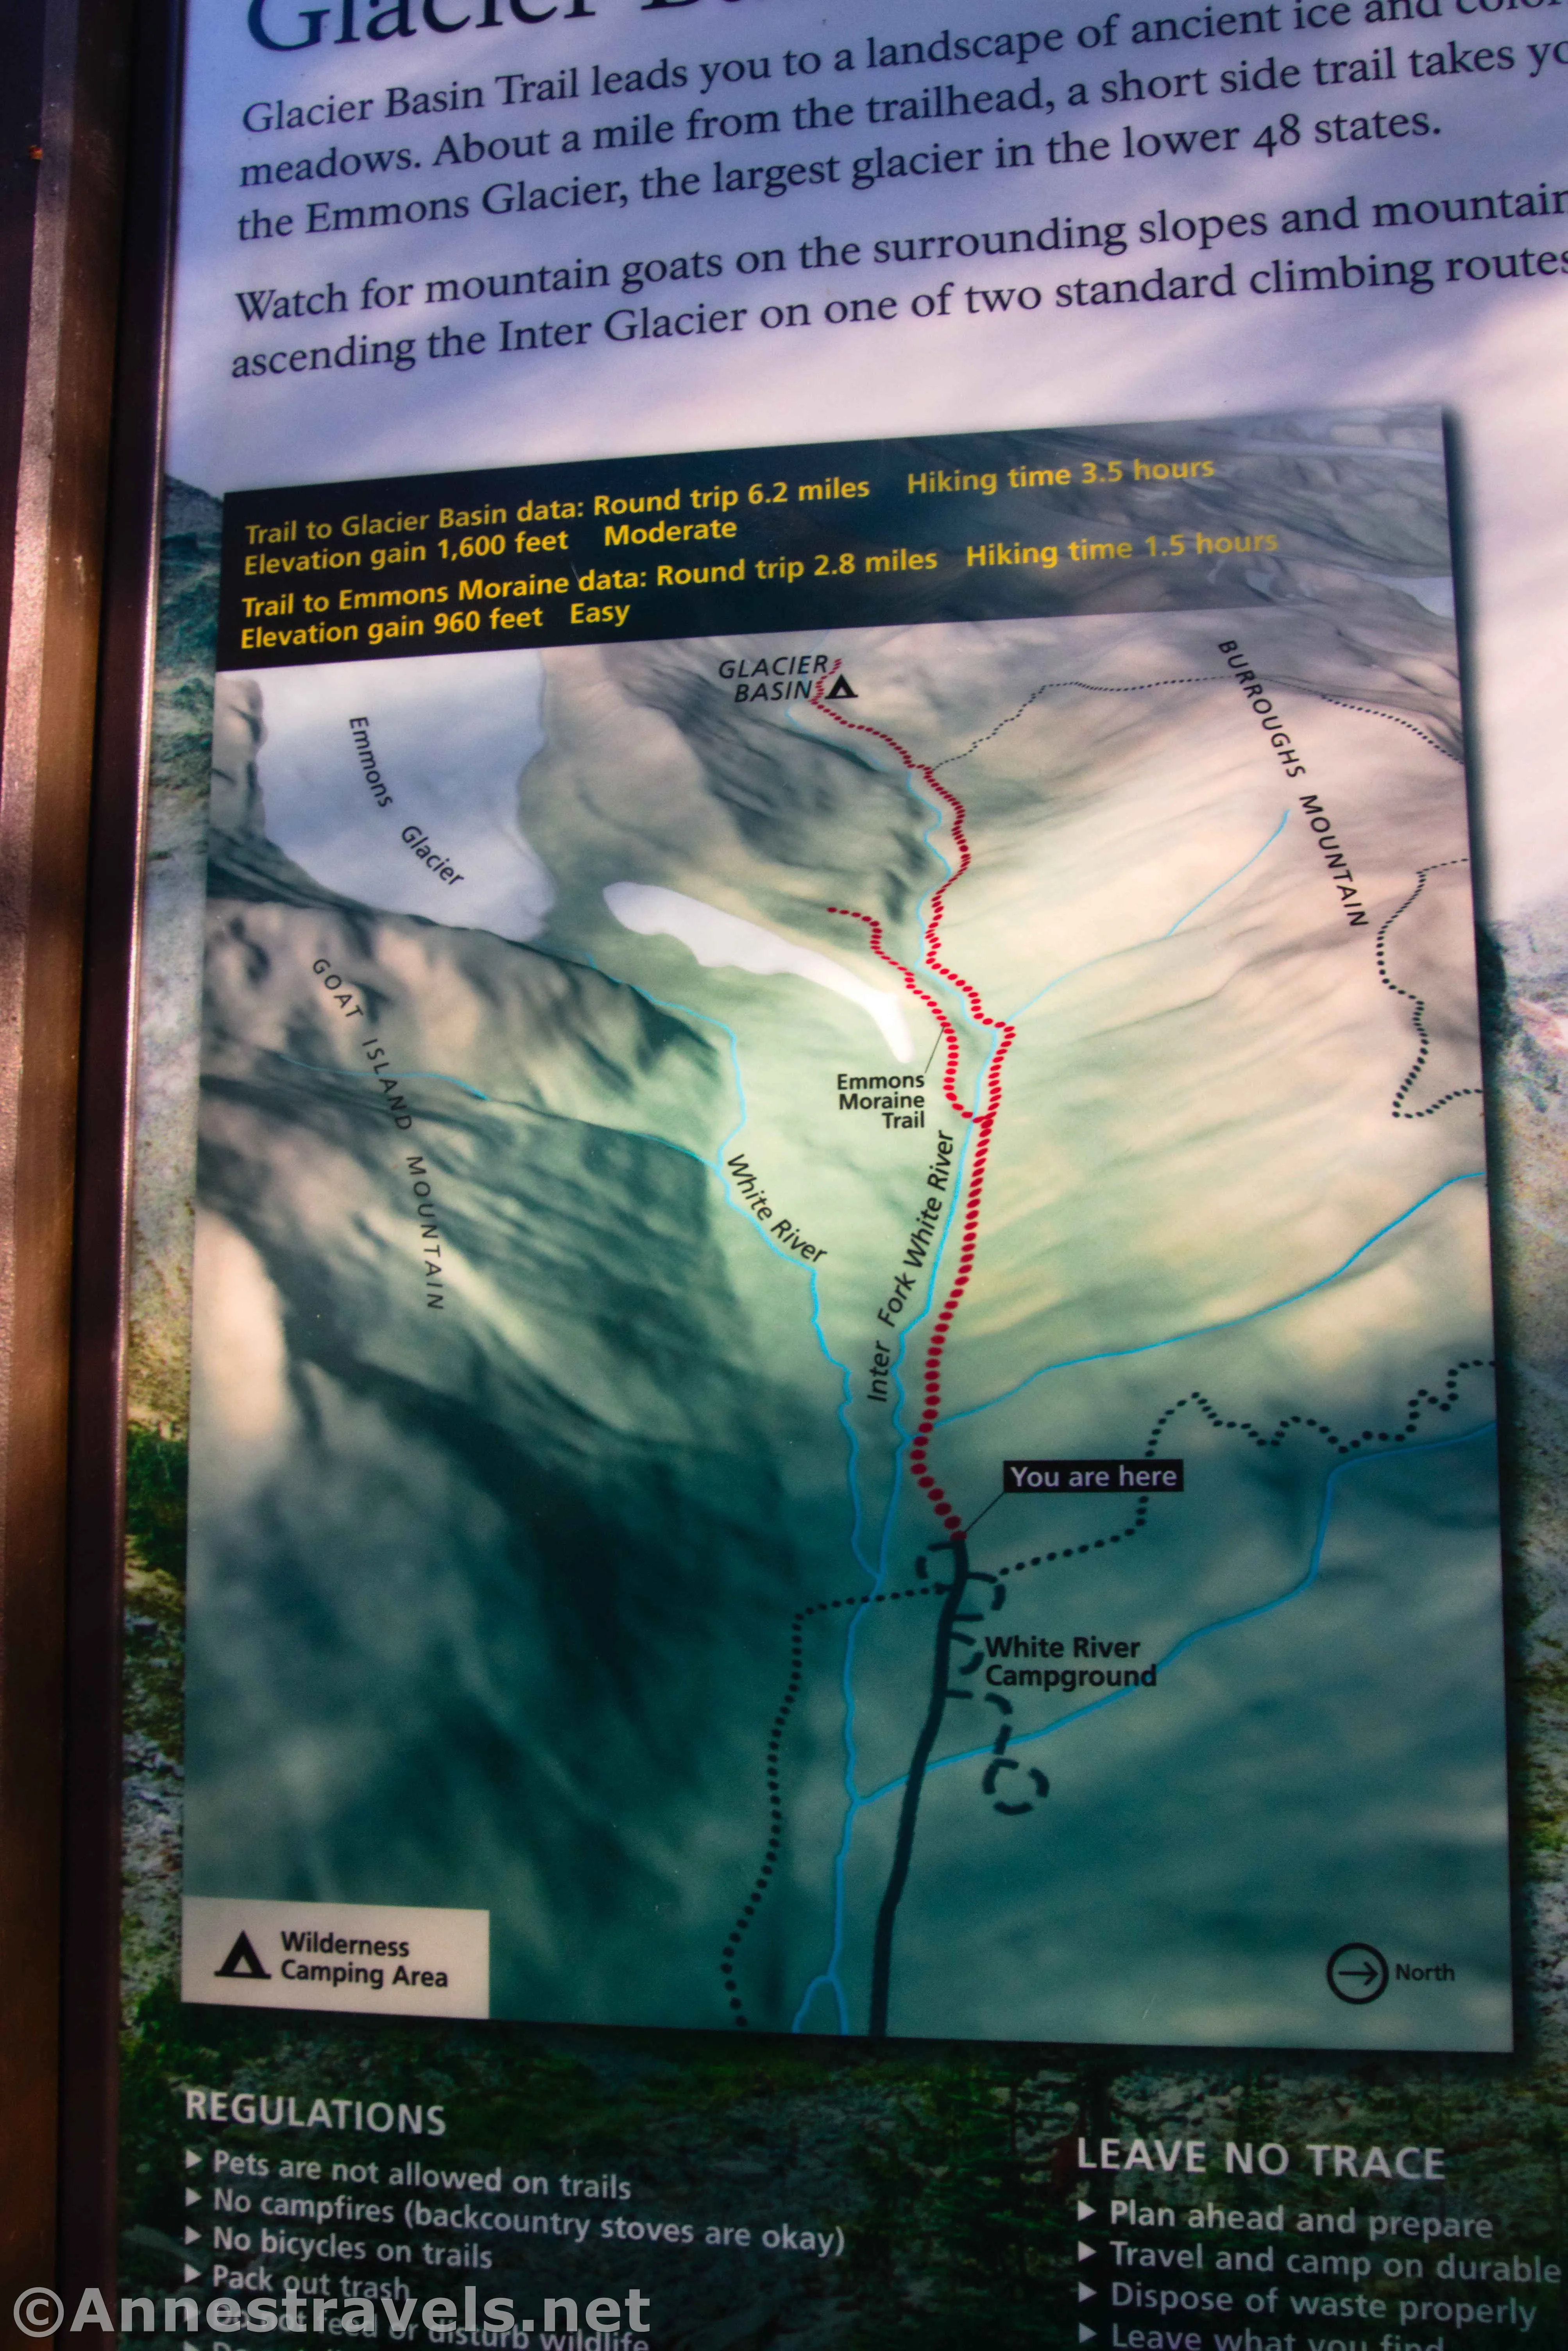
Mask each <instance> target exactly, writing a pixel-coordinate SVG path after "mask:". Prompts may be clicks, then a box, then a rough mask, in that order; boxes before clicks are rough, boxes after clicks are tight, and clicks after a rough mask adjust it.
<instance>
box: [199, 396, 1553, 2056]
mask: <svg viewBox="0 0 1568 2351" xmlns="http://www.w3.org/2000/svg"><path fill="white" fill-rule="evenodd" d="M660 466H663V467H664V470H663V471H660V470H658V468H659V467H660ZM639 469H641V470H639ZM554 472H555V473H556V474H558V475H574V476H580V477H581V480H580V483H578V484H576V485H572V484H568V485H567V486H565V487H563V486H562V485H561V484H560V483H559V482H557V481H553V480H552V481H542V480H540V479H536V477H535V476H533V475H529V474H528V472H526V471H525V470H522V469H519V470H518V471H517V474H516V475H513V476H511V477H509V479H506V480H504V479H503V477H501V476H490V477H486V480H485V481H483V482H476V485H475V487H474V489H473V491H472V493H471V495H469V496H466V497H464V498H462V499H461V500H460V499H459V498H458V496H457V495H456V494H455V493H453V492H450V491H449V490H448V489H446V488H441V487H438V488H431V487H430V486H421V485H419V484H417V483H413V484H411V483H408V482H398V483H392V484H385V485H381V486H371V488H367V486H363V485H360V486H350V487H349V489H348V490H346V491H342V490H339V489H334V490H333V491H332V492H331V493H330V494H329V493H327V492H324V491H311V492H302V493H299V494H298V496H293V498H292V503H290V496H291V494H286V493H268V494H266V498H265V499H264V498H263V494H260V493H257V494H255V496H254V497H253V499H252V500H251V502H250V503H249V504H246V503H245V502H243V501H240V502H236V501H231V502H230V504H231V507H232V508H234V510H235V512H234V515H233V516H232V517H231V521H230V532H231V539H230V545H231V552H232V561H231V563H230V567H229V570H228V572H227V574H226V580H225V596H226V597H227V599H228V601H227V604H226V608H225V609H226V612H227V615H228V618H227V621H226V622H225V628H226V632H227V633H226V636H225V647H226V650H225V653H223V655H222V660H223V664H224V674H222V675H221V676H220V680H219V702H218V712H217V721H216V733H215V744H216V750H215V775H214V811H213V846H212V856H211V867H210V883H209V925H210V927H209V942H208V961H207V1019H206V1037H205V1045H204V1111H203V1131H202V1144H201V1201H202V1214H201V1225H200V1233H199V1242H198V1257H197V1278H196V1330H195V1341H196V1351H195V1352H196V1384H195V1394H194V1404H193V1472H192V1478H193V1491H192V1504H193V1521H192V1522H193V1543H192V1559H191V1594H192V1603H191V1635H190V1637H191V1665H190V1682H189V1691H190V1697H189V1706H190V1728H189V1772H190V1784H189V1805H190V1813H189V1828H188V1843H187V1864H186V1870H187V1875H186V1886H187V1892H188V1893H189V1894H190V1895H191V1896H194V1897H198V1898H208V1899H210V1898H211V1897H225V1898H229V1899H231V1900H232V1899H235V1898H237V1897H252V1898H254V1899H255V1900H256V1902H257V1903H272V1904H277V1903H293V1904H297V1905H298V1906H300V1907H301V1911H302V1915H303V1914H304V1912H305V1911H307V1910H308V1907H309V1906H314V1905H333V1906H343V1905H350V1906H351V1905H365V1906H372V1905H394V1906H404V1907H409V1908H416V1909H417V1908H422V1907H428V1908H430V1909H432V1910H436V1909H444V1910H455V1911H468V1912H485V1913H487V1914H488V1916H489V1938H490V1939H489V1952H490V1959H489V1965H490V1969H491V1979H490V1981H491V1991H490V2000H491V2004H492V2012H493V2013H495V2014H497V2015H503V2016H511V2017H517V2018H534V2019H541V2020H564V2021H570V2022H582V2023H586V2024H609V2023H614V2024H631V2025H638V2024H642V2025H664V2026H683V2027H718V2028H723V2029H725V2030H727V2031H733V2032H753V2033H755V2032H773V2033H789V2032H804V2033H813V2034H845V2033H849V2034H865V2033H870V2034H873V2035H882V2034H889V2033H891V2034H896V2035H910V2036H932V2037H974V2038H984V2039H1005V2040H1057V2041H1081V2042H1110V2043H1113V2042H1137V2043H1166V2044H1174V2043H1187V2044H1195V2045H1202V2044H1212V2043H1228V2044H1246V2045H1258V2046H1270V2047H1281V2048H1287V2047H1351V2048H1405V2049H1431V2050H1486V2049H1494V2050H1495V2049H1506V2048H1507V2047H1508V2046H1509V2045H1510V2040H1511V1993H1510V1976H1509V1930H1508V1876H1507V1846H1506V1812H1505V1790H1504V1749H1503V1716H1502V1697H1501V1638H1500V1603H1499V1565H1498V1533H1497V1490H1496V1461H1495V1449H1494V1442H1493V1439H1494V1427H1493V1404H1492V1393H1491V1382H1492V1371H1491V1357H1492V1343H1491V1307H1490V1270H1489V1251H1488V1225H1487V1203H1486V1184H1485V1159H1484V1141H1483V1129H1482V1118H1481V1094H1480V1083H1481V1080H1480V1066H1479V1036H1478V1025H1479V1024H1478V1010H1477V989H1476V972H1475V958H1474V946H1473V929H1472V915H1471V900H1470V868H1469V838H1468V832H1467V813H1466V794H1465V772H1464V765H1463V737H1462V727H1461V714H1460V707H1459V697H1458V657H1457V652H1456V643H1455V633H1454V623H1453V617H1452V613H1453V600H1452V588H1451V559H1450V554H1449V537H1448V510H1447V501H1446V493H1445V470H1444V464H1443V452H1442V443H1441V435H1440V431H1439V428H1438V423H1437V420H1436V418H1435V417H1434V416H1433V415H1431V414H1430V413H1428V412H1425V411H1409V412H1401V413H1392V412H1384V411H1379V412H1376V413H1365V412H1358V413H1354V414H1344V415H1332V414H1313V415H1312V416H1300V417H1286V418H1271V419H1249V420H1237V421H1230V422H1228V423H1224V424H1206V425H1201V426H1194V427H1183V426H1162V427H1158V428H1155V427H1117V428H1115V429H1114V430H1113V431H1112V432H1107V433H1099V434H1091V433H1073V434H1067V433H1053V434H1046V433H1041V434H1013V435H994V436H984V437H983V438H982V437H979V436H977V438H976V439H975V440H974V441H973V442H969V441H966V442H963V443H951V444H945V445H942V446H938V445H937V444H926V445H925V447H924V448H923V449H921V450H919V451H915V450H914V449H913V447H912V444H859V445H858V447H856V446H855V445H852V444H846V446H844V447H842V448H839V449H835V450H833V451H831V452H830V453H827V454H825V455H817V456H813V453H811V452H809V451H800V450H795V451H786V452H755V451H753V452H738V453H737V452H727V453H722V454H721V455H707V456H691V457H683V458H680V459H678V460H675V459H671V460H661V461H652V460H649V461H642V460H618V461H616V463H615V465H613V466H611V465H606V466H603V467H600V468H597V469H595V468H593V467H591V466H588V465H584V466H578V467H570V468H565V467H563V468H557V469H554ZM612 476H613V478H612ZM596 484H598V485H600V486H598V487H596V486H595V485H596ZM498 485H499V486H498ZM987 485H989V486H987ZM808 490H809V491H810V493H811V495H810V496H807V495H806V492H807V491H808ZM758 491H760V492H761V493H762V495H761V496H756V495H754V493H755V492H758ZM710 493H711V495H710ZM334 500H335V501H336V503H333V501H334ZM267 501H270V503H267ZM448 516H451V517H456V519H455V520H453V521H447V520H446V519H445V518H446V517H448ZM258 517H259V519H258ZM312 517H314V519H313V518H312ZM720 523H727V524H733V525H734V528H733V529H732V530H730V531H729V532H728V534H727V535H726V536H718V535H716V533H717V526H718V525H719V524H720ZM370 525H374V526H375V527H374V528H369V527H367V526H370ZM699 525H706V526H708V527H710V529H711V532H712V533H713V534H715V535H709V536H704V535H702V534H701V533H700V532H699V530H698V526H699ZM350 526H355V527H352V528H351V527H350ZM525 540H527V541H528V542H529V544H528V545H524V544H523V542H524V541H525ZM549 540H556V541H559V544H558V545H540V544H536V543H535V542H539V541H549ZM399 548H401V549H406V550H412V551H410V552H407V553H406V554H405V555H403V556H402V557H400V558H397V559H386V560H382V561H380V562H377V561H375V560H374V558H375V557H376V556H381V557H382V558H390V555H391V551H392V550H393V549H399ZM443 549H444V550H445V552H444V553H443V552H442V550H443ZM329 554H330V555H331V556H332V558H333V562H332V563H331V564H329V563H328V562H327V561H326V557H327V556H328V555H329ZM317 555H319V556H320V557H321V560H320V561H319V562H312V560H311V559H312V558H313V557H314V556H317ZM350 558H354V559H353V560H350ZM269 567H270V568H269ZM791 567H799V568H798V569H792V568H791ZM821 567H825V568H821ZM682 575H685V576H682ZM465 583H466V585H465ZM438 591H440V592H438ZM356 599H357V600H359V601H355V600H356ZM313 600H314V601H313ZM470 613H472V614H475V615H477V616H478V617H477V622H476V624H475V625H474V626H473V627H472V628H471V627H470V625H469V622H468V620H467V618H466V616H467V615H468V614H470ZM311 614H317V615H323V614H324V615H325V617H317V618H312V617H310V615H311ZM727 615H728V616H729V618H728V620H727V621H726V616H727ZM503 619H504V622H505V624H504V625H503ZM416 622H417V623H418V626H417V627H416V626H414V625H413V624H414V623H416ZM481 623H482V626H481V625H480V624H481ZM246 632H248V643H247V642H245V641H244V640H245V639H246ZM239 1856H243V1862H242V1861H241V1860H240V1859H239V1858H238V1857H239ZM236 1870H238V1871H239V1872H240V1873H241V1874H240V1876H238V1878H237V1879H236V1875H235V1873H236ZM256 1948H257V1949H260V1948H261V1947H260V1945H259V1944H258V1945H257V1946H256ZM187 1996H192V1995H191V1993H190V1991H189V1987H188V1989H187ZM195 1996H198V1997H199V1996H203V1995H202V1994H200V1993H198V1994H196V1995H195ZM224 1996H225V1997H229V1998H235V1999H243V1998H245V1997H246V1983H245V1980H244V1977H243V1974H242V1977H241V1979H240V1980H238V1981H237V1982H236V1981H234V1980H229V1981H227V1982H226V1985H225V1992H224ZM347 2004H350V2005H352V2004H354V2000H353V1995H352V1991H351V1988H350V1993H349V1995H348V1998H347ZM381 2004H385V2003H384V2001H383V2002H382V2003H381Z"/></svg>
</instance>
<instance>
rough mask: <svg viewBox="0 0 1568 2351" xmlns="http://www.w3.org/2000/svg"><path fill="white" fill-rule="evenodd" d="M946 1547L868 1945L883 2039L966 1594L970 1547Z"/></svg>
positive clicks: (875, 2027)
mask: <svg viewBox="0 0 1568 2351" xmlns="http://www.w3.org/2000/svg"><path fill="white" fill-rule="evenodd" d="M933 1548H934V1549H940V1548H941V1546H940V1545H934V1546H933ZM947 1549H948V1550H950V1551H951V1552H952V1554H953V1581H952V1583H950V1584H949V1585H948V1587H947V1591H946V1595H945V1597H944V1599H943V1602H942V1613H941V1614H940V1615H939V1616H938V1617H937V1619H936V1656H935V1657H934V1659H933V1661H932V1668H931V1702H930V1704H929V1705H928V1706H927V1708H926V1709H925V1721H924V1722H923V1723H922V1724H921V1726H920V1736H919V1738H918V1739H917V1740H915V1752H914V1754H913V1755H912V1756H911V1758H910V1761H909V1776H908V1778H907V1779H906V1780H905V1781H904V1801H903V1802H902V1803H901V1804H900V1806H899V1808H898V1834H897V1836H896V1838H895V1839H894V1847H893V1867H892V1868H891V1870H889V1872H888V1877H887V1886H886V1889H885V1891H884V1892H883V1897H882V1907H881V1908H880V1909H879V1910H878V1912H877V1914H876V1936H875V1939H874V1941H873V1945H872V1959H871V2018H870V2022H869V2023H868V2024H867V2026H866V2031H867V2032H868V2033H869V2034H870V2036H871V2038H872V2039H873V2041H884V2040H885V2039H886V2038H887V2003H888V1997H889V1994H890V1991H891V1989H892V1980H893V1929H894V1923H895V1921H896V1920H897V1917H898V1906H899V1903H900V1902H901V1901H902V1899H903V1897H904V1886H905V1885H906V1884H907V1882H908V1878H909V1863H910V1856H911V1855H912V1854H913V1853H914V1850H915V1819H916V1817H917V1815H918V1813H919V1811H920V1791H921V1787H922V1785H923V1783H924V1782H925V1767H926V1765H927V1764H928V1763H929V1762H930V1761H931V1750H932V1749H933V1747H935V1746H936V1733H937V1732H938V1731H939V1730H940V1729H941V1728H942V1717H943V1714H944V1713H945V1711H946V1705H947V1685H948V1682H949V1680H950V1679H951V1677H952V1658H953V1624H954V1619H955V1618H956V1615H957V1614H958V1604H959V1602H960V1601H961V1600H962V1599H963V1596H964V1586H965V1585H966V1584H967V1582H968V1580H969V1549H968V1545H967V1542H966V1541H965V1540H964V1538H963V1536H962V1535H961V1534H958V1535H955V1536H954V1537H953V1539H952V1541H951V1542H950V1543H949V1544H948V1545H947Z"/></svg>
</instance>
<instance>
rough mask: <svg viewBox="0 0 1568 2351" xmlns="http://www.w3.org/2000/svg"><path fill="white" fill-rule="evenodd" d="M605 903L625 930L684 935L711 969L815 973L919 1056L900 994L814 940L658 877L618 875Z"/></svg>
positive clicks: (904, 1054) (905, 1054) (896, 1050)
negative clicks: (789, 934) (769, 926)
mask: <svg viewBox="0 0 1568 2351" xmlns="http://www.w3.org/2000/svg"><path fill="white" fill-rule="evenodd" d="M604 903H605V904H606V905H607V906H608V907H609V909H610V911H611V913H612V914H613V915H614V917H615V919H616V921H617V922H618V923H620V924H622V925H623V926H624V927H625V929H627V930H629V931H638V932H640V933H641V934H642V935H643V937H644V938H648V937H653V936H656V935H661V934H662V935H664V937H666V938H672V939H678V940H679V941H680V943H681V945H682V946H684V947H689V948H690V950H691V952H692V954H693V955H695V957H696V959H697V961H698V963H700V964H702V965H704V966H706V967H707V968H708V969H709V970H712V969H713V968H714V967H716V966H717V965H721V964H727V965H729V966H731V967H733V968H735V969H736V970H738V971H750V972H756V973H758V975H760V976H761V977H770V976H771V975H772V974H774V973H776V972H783V973H789V974H790V975H791V976H792V977H794V978H796V979H809V980H810V982H811V984H812V986H813V987H828V988H831V990H832V992H833V994H834V995H835V996H845V997H848V998H849V1000H850V1002H851V1003H852V1004H858V1005H859V1006H860V1008H861V1010H862V1012H867V1013H869V1014H870V1015H871V1018H872V1019H873V1020H874V1021H875V1023H876V1025H877V1027H878V1028H879V1029H881V1031H882V1034H883V1039H884V1040H885V1042H886V1044H887V1046H888V1049H889V1050H890V1051H891V1052H892V1053H893V1055H894V1059H895V1060H897V1061H914V1059H915V1046H914V1043H913V1041H912V1040H911V1038H910V1034H909V1023H908V1021H907V1020H906V1019H905V1018H904V1006H903V1005H902V1003H901V1002H900V1001H899V999H898V998H897V997H896V996H893V995H890V994H889V993H888V992H887V991H886V990H885V989H883V988H880V987H868V986H867V984H866V982H865V981H864V980H863V979H857V978H856V977H855V976H854V974H853V972H850V971H846V970H845V969H844V967H843V966H842V964H838V963H835V962H834V961H833V959H832V957H831V956H825V955H819V954H818V952H817V950H816V948H815V947H807V946H800V944H799V943H798V942H797V941H796V940H794V939H785V938H780V937H779V934H778V932H777V931H769V930H766V929H765V928H764V927H763V925H761V924H760V923H748V922H747V920H746V918H745V917H744V915H741V914H726V913H725V912H724V910H723V908H722V907H719V906H710V905H708V904H706V901H705V900H703V899H701V898H688V897H687V896H686V895H685V893H684V892H683V891H680V890H664V889H661V888H660V887H659V885H658V884H657V883H653V882H612V883H610V885H609V887H608V888H607V889H606V891H605V893H604Z"/></svg>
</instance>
